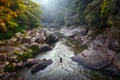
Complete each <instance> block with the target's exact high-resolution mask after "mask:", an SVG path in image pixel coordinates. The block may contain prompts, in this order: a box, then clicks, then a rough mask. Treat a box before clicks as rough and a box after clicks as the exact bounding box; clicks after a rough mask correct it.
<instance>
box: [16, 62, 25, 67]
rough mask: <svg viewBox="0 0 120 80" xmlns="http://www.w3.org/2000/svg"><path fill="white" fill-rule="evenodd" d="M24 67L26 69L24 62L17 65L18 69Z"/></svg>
mask: <svg viewBox="0 0 120 80" xmlns="http://www.w3.org/2000/svg"><path fill="white" fill-rule="evenodd" d="M23 67H24V64H23V62H22V61H20V62H18V63H16V69H19V68H23Z"/></svg>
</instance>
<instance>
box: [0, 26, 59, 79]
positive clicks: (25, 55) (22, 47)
mask: <svg viewBox="0 0 120 80" xmlns="http://www.w3.org/2000/svg"><path fill="white" fill-rule="evenodd" d="M57 41H58V38H57V36H55V35H54V34H50V33H47V31H45V30H43V29H39V28H38V29H33V30H28V31H26V32H24V33H16V35H15V36H13V37H12V38H11V39H10V40H4V41H0V80H22V78H17V79H16V78H15V75H16V74H17V73H16V71H18V70H19V69H21V68H23V67H25V63H26V61H27V59H31V58H33V57H34V56H35V55H37V54H40V53H42V52H44V51H48V50H51V49H52V48H51V46H50V43H55V42H57ZM36 62H37V61H36Z"/></svg>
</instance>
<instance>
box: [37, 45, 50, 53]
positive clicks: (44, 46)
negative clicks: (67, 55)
mask: <svg viewBox="0 0 120 80" xmlns="http://www.w3.org/2000/svg"><path fill="white" fill-rule="evenodd" d="M39 49H40V51H41V52H44V51H49V50H51V49H52V48H51V47H50V46H49V45H48V44H40V45H39Z"/></svg>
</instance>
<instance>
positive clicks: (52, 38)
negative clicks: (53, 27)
mask: <svg viewBox="0 0 120 80" xmlns="http://www.w3.org/2000/svg"><path fill="white" fill-rule="evenodd" d="M58 40H59V39H58V37H57V36H56V35H55V34H49V35H48V36H47V37H46V39H45V42H46V43H47V44H51V43H56V42H57V41H58Z"/></svg>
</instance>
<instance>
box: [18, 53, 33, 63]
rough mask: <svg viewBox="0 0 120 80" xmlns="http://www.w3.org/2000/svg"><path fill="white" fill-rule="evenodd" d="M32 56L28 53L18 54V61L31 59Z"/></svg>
mask: <svg viewBox="0 0 120 80" xmlns="http://www.w3.org/2000/svg"><path fill="white" fill-rule="evenodd" d="M32 57H33V56H32V54H31V53H30V52H23V53H22V54H18V60H23V61H24V60H27V59H28V58H32Z"/></svg>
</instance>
